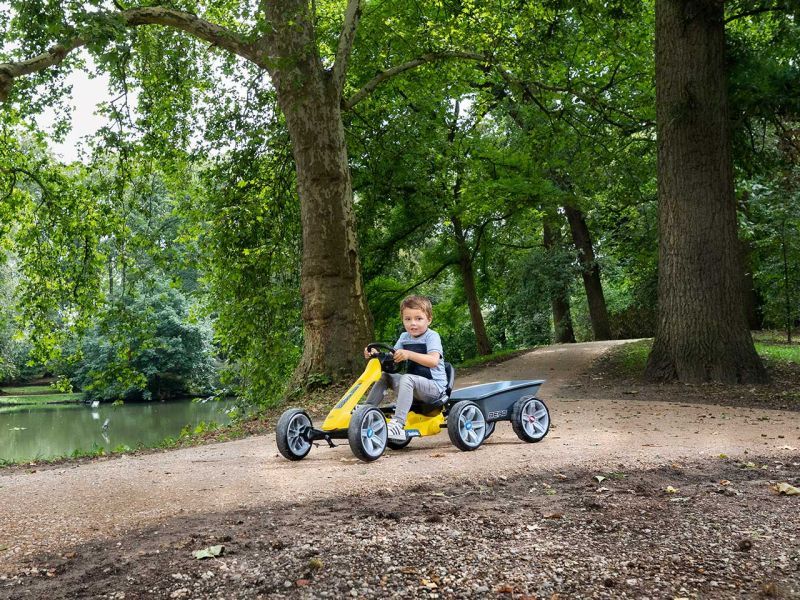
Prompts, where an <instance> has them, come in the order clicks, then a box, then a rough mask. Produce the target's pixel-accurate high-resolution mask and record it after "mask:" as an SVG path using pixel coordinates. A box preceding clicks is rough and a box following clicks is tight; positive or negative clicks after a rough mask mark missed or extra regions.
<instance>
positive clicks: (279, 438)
mask: <svg viewBox="0 0 800 600" xmlns="http://www.w3.org/2000/svg"><path fill="white" fill-rule="evenodd" d="M310 428H311V417H309V416H308V413H307V412H306V411H304V410H303V409H301V408H290V409H289V410H287V411H284V413H283V414H282V415H281V418H280V419H278V425H277V426H276V427H275V441H276V442H277V444H278V452H280V453H281V454H282V455H283V457H284V458H288V459H289V460H301V459H303V458H305V457H306V455H307V454H308V453H309V451H310V450H311V442H309V441H308V439H307V438H306V437H305V435H304V434H305V432H306V431H307V430H308V429H310Z"/></svg>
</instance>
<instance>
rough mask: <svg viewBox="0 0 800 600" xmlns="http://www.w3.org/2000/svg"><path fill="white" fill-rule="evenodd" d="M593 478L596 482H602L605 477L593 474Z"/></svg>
mask: <svg viewBox="0 0 800 600" xmlns="http://www.w3.org/2000/svg"><path fill="white" fill-rule="evenodd" d="M594 478H595V479H597V483H603V481H605V479H606V478H605V477H603V476H602V475H595V476H594Z"/></svg>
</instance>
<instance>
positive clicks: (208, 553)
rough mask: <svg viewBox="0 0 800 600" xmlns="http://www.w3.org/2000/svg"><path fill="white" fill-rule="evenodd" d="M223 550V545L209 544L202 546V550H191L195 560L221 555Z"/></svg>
mask: <svg viewBox="0 0 800 600" xmlns="http://www.w3.org/2000/svg"><path fill="white" fill-rule="evenodd" d="M224 552H225V546H209V547H208V548H203V549H202V550H195V551H194V552H192V556H194V557H195V558H196V559H197V560H202V559H204V558H214V557H216V556H222V554H223V553H224Z"/></svg>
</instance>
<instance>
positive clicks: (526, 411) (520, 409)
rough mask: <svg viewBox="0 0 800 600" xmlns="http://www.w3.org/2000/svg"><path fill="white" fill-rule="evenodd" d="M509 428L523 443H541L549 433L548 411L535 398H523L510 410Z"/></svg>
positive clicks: (543, 404) (545, 406)
mask: <svg viewBox="0 0 800 600" xmlns="http://www.w3.org/2000/svg"><path fill="white" fill-rule="evenodd" d="M511 427H512V428H513V429H514V433H516V434H517V437H518V438H519V439H521V440H522V441H523V442H528V443H531V444H535V443H536V442H541V441H542V440H543V439H544V436H546V435H547V432H548V431H550V411H549V410H548V409H547V405H546V404H545V403H544V402H542V400H540V399H539V398H537V397H535V396H523V397H522V398H520V399H519V400H517V401H516V402H515V403H514V408H512V409H511Z"/></svg>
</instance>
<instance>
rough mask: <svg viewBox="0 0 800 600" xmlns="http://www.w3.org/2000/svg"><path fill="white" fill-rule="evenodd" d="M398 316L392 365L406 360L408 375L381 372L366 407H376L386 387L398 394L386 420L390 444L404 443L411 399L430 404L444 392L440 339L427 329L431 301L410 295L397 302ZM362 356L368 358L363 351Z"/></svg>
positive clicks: (431, 314) (431, 312) (444, 382)
mask: <svg viewBox="0 0 800 600" xmlns="http://www.w3.org/2000/svg"><path fill="white" fill-rule="evenodd" d="M400 316H401V317H402V319H403V327H404V328H405V332H404V333H402V334H401V335H400V338H399V339H398V340H397V343H395V345H394V348H395V351H394V362H396V363H397V362H402V361H404V360H407V361H408V372H407V373H406V374H405V375H400V374H398V373H384V374H383V375H381V378H380V380H379V381H377V382H376V383H375V385H373V386H372V389H371V390H370V392H369V396H368V397H367V404H372V405H373V406H378V405H379V404H380V403H381V400H383V396H384V394H385V393H386V389H387V388H389V387H390V388H392V389H393V390H394V391H395V392H396V393H397V404H396V408H395V412H394V416H393V417H392V418H391V419H390V420H389V431H388V436H389V439H390V440H392V441H393V442H404V441H405V440H406V432H405V431H404V427H405V424H406V417H407V416H408V411H409V409H410V408H411V403H412V402H413V401H414V398H416V399H417V400H420V401H421V402H426V403H433V402H436V401H437V400H438V399H439V398H441V396H442V394H444V393H445V390H446V389H447V375H446V374H445V370H444V350H443V349H442V339H441V338H440V337H439V334H438V333H436V332H435V331H434V330H433V329H428V327H429V326H430V324H431V321H432V320H433V307H432V306H431V301H430V300H428V299H427V298H425V297H423V296H409V297H408V298H406V299H404V300H403V301H402V302H401V303H400ZM364 357H365V358H369V357H370V354H369V353H368V352H367V350H366V348H365V349H364Z"/></svg>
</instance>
